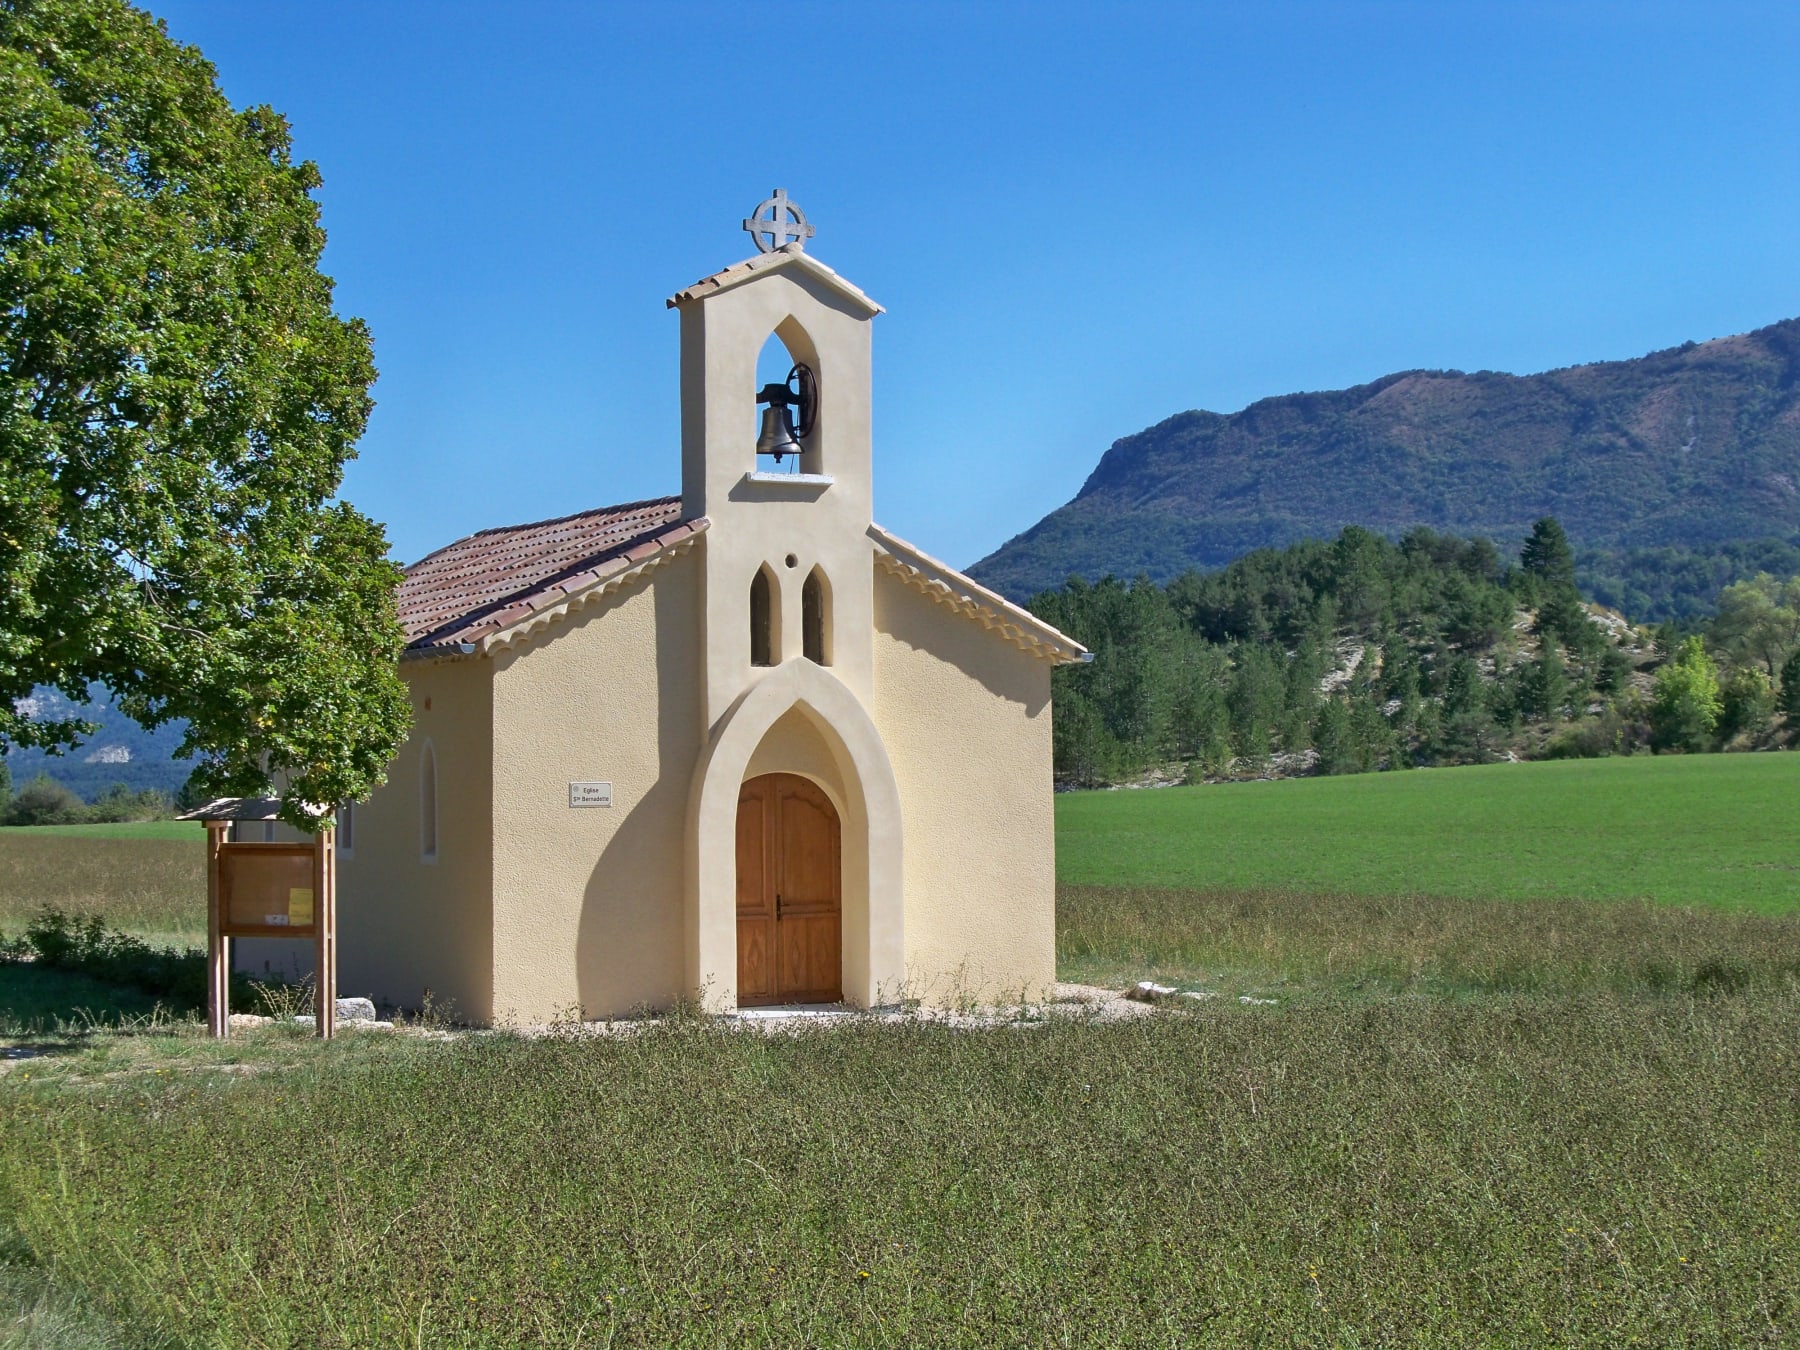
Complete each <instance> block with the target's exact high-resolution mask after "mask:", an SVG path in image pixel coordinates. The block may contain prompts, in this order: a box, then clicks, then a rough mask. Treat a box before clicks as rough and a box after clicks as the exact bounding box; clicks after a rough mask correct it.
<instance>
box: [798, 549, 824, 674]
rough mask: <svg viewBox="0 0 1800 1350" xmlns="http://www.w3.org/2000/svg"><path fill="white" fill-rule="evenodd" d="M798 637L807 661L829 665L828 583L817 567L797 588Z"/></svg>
mask: <svg viewBox="0 0 1800 1350" xmlns="http://www.w3.org/2000/svg"><path fill="white" fill-rule="evenodd" d="M800 637H801V644H802V647H803V649H804V652H805V655H806V659H807V660H808V661H811V662H813V663H814V664H815V665H821V666H828V665H830V664H831V584H830V583H829V582H828V581H826V580H825V573H824V572H822V571H820V570H819V569H818V568H817V567H815V568H813V570H812V571H811V572H808V573H807V575H806V584H805V585H804V586H802V587H801V588H800Z"/></svg>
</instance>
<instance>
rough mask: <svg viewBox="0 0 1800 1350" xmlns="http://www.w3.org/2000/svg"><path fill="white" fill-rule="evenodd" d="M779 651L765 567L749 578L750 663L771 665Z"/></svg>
mask: <svg viewBox="0 0 1800 1350" xmlns="http://www.w3.org/2000/svg"><path fill="white" fill-rule="evenodd" d="M780 653H781V617H780V614H779V612H778V611H777V608H776V590H775V582H774V580H773V579H772V578H771V577H770V576H769V569H768V568H767V567H759V568H757V569H756V575H755V576H753V577H751V578H750V664H751V665H753V666H772V665H774V664H775V662H776V659H777V658H778V656H779V655H780Z"/></svg>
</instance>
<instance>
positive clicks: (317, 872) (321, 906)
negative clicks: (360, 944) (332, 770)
mask: <svg viewBox="0 0 1800 1350" xmlns="http://www.w3.org/2000/svg"><path fill="white" fill-rule="evenodd" d="M313 841H314V845H313V847H314V852H313V999H314V1003H313V1025H314V1026H315V1027H317V1028H318V1033H319V1035H320V1036H321V1037H323V1038H324V1039H326V1040H330V1039H331V1035H332V1033H333V1032H334V1031H336V1030H337V831H336V830H335V829H333V828H332V827H331V826H330V825H326V826H323V827H322V828H321V829H320V830H319V832H318V833H317V834H315V835H314V836H313Z"/></svg>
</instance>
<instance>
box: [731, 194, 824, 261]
mask: <svg viewBox="0 0 1800 1350" xmlns="http://www.w3.org/2000/svg"><path fill="white" fill-rule="evenodd" d="M744 228H745V229H746V230H747V231H749V233H750V237H751V238H752V239H754V240H755V241H756V251H757V252H758V253H773V252H774V251H775V250H776V249H778V248H786V247H788V246H789V245H791V246H792V247H793V248H794V249H795V251H796V252H797V251H799V250H801V249H804V248H805V247H806V241H807V240H808V239H811V238H812V237H813V227H812V226H810V225H808V224H807V223H806V212H804V211H802V210H801V209H800V208H799V207H798V206H795V205H794V203H793V202H791V201H789V200H788V195H787V189H786V188H776V189H775V195H774V196H773V197H770V198H768V199H766V200H765V201H763V202H762V203H761V204H760V205H758V206H757V208H756V210H754V211H752V212H751V213H750V214H749V216H747V217H746V218H745V220H744Z"/></svg>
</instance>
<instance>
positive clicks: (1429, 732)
mask: <svg viewBox="0 0 1800 1350" xmlns="http://www.w3.org/2000/svg"><path fill="white" fill-rule="evenodd" d="M1561 537H1562V532H1561V530H1560V528H1556V527H1554V522H1540V525H1539V528H1538V530H1537V531H1535V532H1534V538H1535V539H1537V540H1538V541H1539V546H1538V548H1537V549H1536V550H1535V551H1534V550H1532V549H1531V548H1530V547H1529V546H1528V548H1527V549H1526V550H1524V551H1522V556H1521V559H1520V564H1519V565H1518V566H1516V567H1511V568H1509V567H1507V566H1506V565H1504V564H1503V563H1502V561H1501V560H1500V558H1499V556H1498V554H1497V553H1496V551H1495V549H1494V547H1493V546H1492V544H1490V543H1488V542H1487V541H1485V540H1467V539H1458V538H1455V537H1453V536H1449V535H1441V534H1437V533H1435V532H1434V531H1431V530H1425V529H1417V530H1414V531H1412V532H1411V533H1409V534H1407V535H1406V536H1405V537H1404V538H1403V539H1402V540H1401V541H1400V542H1399V543H1397V544H1396V543H1392V542H1389V541H1388V540H1386V539H1383V538H1382V537H1381V536H1379V535H1377V534H1374V533H1372V532H1371V531H1368V530H1362V529H1356V528H1351V529H1347V530H1345V531H1343V532H1342V533H1341V534H1340V535H1339V536H1338V537H1337V538H1336V539H1333V540H1309V541H1305V542H1303V543H1299V544H1295V545H1292V546H1290V547H1288V548H1285V549H1280V550H1275V549H1264V550H1258V551H1256V552H1253V553H1250V554H1247V555H1245V556H1244V557H1243V558H1240V559H1238V560H1237V561H1236V562H1234V563H1232V564H1231V565H1229V566H1228V567H1225V568H1222V569H1220V570H1219V571H1217V572H1209V573H1200V572H1190V573H1187V574H1185V575H1183V576H1181V577H1178V578H1176V579H1175V580H1174V581H1172V582H1170V583H1169V584H1168V585H1167V586H1158V585H1156V584H1155V583H1154V582H1152V581H1150V580H1149V579H1148V578H1144V577H1140V578H1139V579H1138V580H1136V581H1134V582H1131V583H1129V584H1127V583H1125V582H1121V581H1119V580H1117V579H1115V578H1106V579H1104V580H1102V581H1100V582H1098V583H1095V584H1091V585H1090V584H1088V583H1086V582H1084V581H1081V580H1079V579H1075V580H1071V581H1070V582H1069V583H1068V584H1067V585H1066V586H1064V587H1062V588H1060V589H1059V590H1055V591H1047V592H1045V593H1044V594H1042V595H1039V596H1038V597H1037V598H1036V599H1035V600H1033V602H1032V608H1033V609H1034V610H1035V611H1036V612H1037V613H1038V614H1040V615H1041V616H1042V617H1044V618H1045V619H1047V620H1049V621H1050V622H1051V623H1053V624H1055V625H1057V626H1058V627H1059V628H1061V629H1063V630H1064V631H1065V632H1068V633H1070V634H1071V635H1073V636H1074V637H1076V638H1077V639H1079V640H1080V641H1082V642H1084V643H1085V644H1087V646H1088V647H1089V648H1090V650H1092V651H1093V653H1094V660H1093V661H1092V662H1091V663H1090V664H1088V665H1085V666H1073V667H1068V668H1064V669H1060V670H1058V671H1057V672H1056V674H1055V676H1054V677H1053V684H1052V687H1053V691H1054V699H1055V723H1054V737H1055V754H1056V771H1057V774H1058V776H1059V777H1060V778H1061V779H1062V780H1063V781H1065V782H1074V783H1080V784H1093V783H1101V782H1108V781H1118V780H1121V779H1125V778H1130V777H1133V776H1135V775H1138V774H1142V773H1145V772H1146V771H1149V770H1152V769H1156V770H1164V769H1166V768H1167V766H1170V765H1171V764H1180V765H1185V766H1186V768H1185V771H1184V774H1183V776H1184V777H1185V778H1187V779H1188V780H1190V781H1191V780H1196V779H1203V778H1206V777H1215V776H1222V775H1224V774H1227V773H1240V774H1241V773H1263V772H1269V771H1271V770H1274V771H1278V772H1284V773H1292V772H1305V771H1308V770H1309V769H1311V770H1313V771H1317V772H1321V773H1360V772H1367V771H1369V770H1371V769H1395V768H1405V767H1408V766H1410V765H1414V764H1454V763H1483V762H1486V761H1489V760H1492V759H1495V758H1499V757H1503V756H1505V755H1506V754H1508V753H1512V754H1522V755H1533V756H1535V755H1544V756H1559V757H1561V756H1567V757H1587V756H1594V755H1603V754H1617V753H1622V752H1627V751H1630V750H1632V749H1634V748H1644V747H1646V746H1649V745H1651V743H1652V731H1653V729H1654V730H1656V732H1657V737H1656V740H1655V746H1656V748H1667V749H1683V748H1687V749H1692V748H1710V746H1711V745H1713V744H1714V743H1716V741H1717V740H1718V738H1719V736H1720V733H1724V734H1725V735H1726V736H1728V737H1743V738H1746V739H1745V740H1744V741H1743V742H1742V743H1743V744H1758V745H1760V744H1769V743H1772V741H1771V739H1770V738H1771V737H1773V736H1774V735H1775V729H1774V727H1773V725H1772V723H1773V718H1774V713H1775V706H1776V694H1775V691H1774V690H1773V688H1772V686H1771V683H1770V681H1769V679H1768V677H1767V675H1766V674H1765V673H1763V672H1762V671H1761V670H1760V669H1756V668H1752V665H1753V664H1755V665H1759V664H1760V658H1758V661H1757V662H1756V663H1751V664H1737V665H1735V666H1734V667H1733V669H1731V670H1730V672H1729V678H1728V679H1727V680H1725V682H1724V684H1723V687H1721V684H1720V676H1719V673H1718V671H1717V670H1716V668H1715V667H1713V666H1712V664H1711V661H1710V658H1705V653H1704V651H1702V653H1701V656H1702V658H1703V659H1705V660H1706V667H1705V668H1706V669H1711V670H1712V671H1713V675H1712V685H1711V686H1710V688H1711V694H1710V695H1709V696H1707V697H1699V695H1698V694H1696V693H1695V690H1696V689H1697V688H1699V689H1702V690H1703V689H1704V687H1705V685H1704V681H1700V682H1699V683H1698V685H1697V684H1696V679H1695V671H1696V669H1698V668H1697V667H1696V666H1695V658H1694V657H1693V655H1692V646H1691V644H1690V647H1688V648H1682V649H1681V654H1680V655H1678V656H1677V657H1676V659H1675V661H1674V662H1672V663H1671V664H1673V665H1676V666H1678V667H1679V669H1678V670H1677V671H1676V672H1675V673H1673V674H1668V675H1664V676H1661V677H1660V679H1661V681H1662V683H1661V684H1660V685H1658V686H1657V687H1658V688H1660V689H1663V690H1664V691H1665V698H1664V702H1663V704H1662V705H1660V706H1661V708H1662V710H1661V711H1660V712H1658V713H1655V714H1654V716H1655V718H1656V719H1657V720H1656V721H1655V723H1654V727H1653V725H1652V721H1653V717H1652V708H1651V705H1650V703H1649V702H1648V701H1646V698H1645V692H1646V690H1647V689H1648V687H1649V685H1650V678H1649V676H1648V675H1647V674H1640V673H1639V671H1640V669H1642V670H1645V671H1648V670H1649V669H1651V668H1653V667H1654V666H1655V665H1656V662H1657V659H1658V652H1659V648H1658V646H1657V645H1656V644H1655V643H1654V642H1652V640H1651V639H1650V637H1649V636H1648V635H1647V634H1644V633H1640V632H1638V631H1637V630H1633V629H1631V628H1629V626H1627V625H1622V624H1621V623H1620V622H1619V621H1618V619H1617V617H1616V616H1614V617H1612V618H1610V619H1609V620H1608V622H1609V623H1610V625H1611V627H1610V628H1609V627H1604V626H1602V624H1601V623H1599V622H1596V620H1595V618H1594V617H1593V611H1592V610H1591V609H1590V607H1589V606H1588V605H1587V604H1585V603H1584V602H1583V601H1582V599H1581V596H1580V594H1579V592H1577V591H1576V590H1575V589H1574V587H1573V583H1572V582H1571V581H1570V576H1571V573H1570V571H1569V569H1568V566H1567V556H1566V550H1564V549H1560V548H1558V547H1556V541H1557V540H1558V539H1559V538H1561ZM1528 555H1529V556H1535V557H1536V558H1537V559H1538V562H1537V564H1536V565H1535V566H1534V567H1533V568H1532V569H1530V570H1528V569H1527V567H1526V566H1525V559H1526V556H1528ZM1782 584H1783V585H1785V584H1787V583H1782ZM1534 605H1535V606H1536V608H1535V609H1533V606H1534ZM1679 642H1680V637H1679V635H1677V636H1675V637H1674V638H1673V639H1672V640H1671V641H1670V642H1669V643H1668V645H1666V646H1664V647H1662V648H1660V650H1662V651H1670V650H1673V649H1674V648H1675V647H1677V646H1678V645H1679ZM1678 688H1679V689H1680V690H1682V691H1685V692H1684V693H1683V694H1682V695H1681V696H1680V697H1677V695H1676V693H1675V691H1676V690H1677V689H1678ZM1789 688H1800V669H1797V670H1795V671H1793V672H1792V675H1791V677H1787V676H1784V683H1783V685H1782V686H1781V689H1782V691H1783V692H1782V697H1787V694H1786V692H1785V691H1786V690H1788V689H1789ZM1709 708H1710V710H1711V711H1710V714H1709V715H1708V714H1706V712H1705V710H1706V709H1709ZM1708 716H1710V720H1708Z"/></svg>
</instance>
